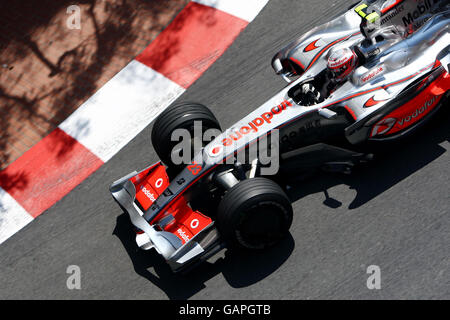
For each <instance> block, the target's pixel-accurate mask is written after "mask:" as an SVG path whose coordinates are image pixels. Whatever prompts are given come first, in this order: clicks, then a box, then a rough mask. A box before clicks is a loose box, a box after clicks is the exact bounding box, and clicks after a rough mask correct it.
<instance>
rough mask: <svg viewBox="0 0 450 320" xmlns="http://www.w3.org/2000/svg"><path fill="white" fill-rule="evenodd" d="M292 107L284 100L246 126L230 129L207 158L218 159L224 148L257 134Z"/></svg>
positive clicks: (212, 148) (210, 150) (211, 149)
mask: <svg viewBox="0 0 450 320" xmlns="http://www.w3.org/2000/svg"><path fill="white" fill-rule="evenodd" d="M293 106H294V105H293V104H292V103H291V102H290V101H288V100H285V101H283V102H282V103H280V104H279V105H278V106H275V107H273V108H272V109H270V111H269V112H264V113H263V114H261V116H259V117H257V118H255V119H254V120H253V121H250V122H249V123H248V124H247V125H244V126H242V127H240V128H231V129H230V130H229V131H228V132H227V136H226V137H225V139H223V140H222V143H221V144H220V145H214V146H213V147H211V148H210V149H209V151H208V154H209V156H211V157H218V156H220V155H222V152H223V150H224V148H225V147H229V146H232V145H233V142H234V141H239V140H241V139H242V138H244V137H245V136H247V135H249V134H252V133H257V132H258V131H259V129H260V128H261V127H264V126H266V125H267V124H270V123H272V121H273V120H274V118H275V117H278V116H279V115H280V114H281V113H283V112H284V111H285V110H287V108H288V107H293Z"/></svg>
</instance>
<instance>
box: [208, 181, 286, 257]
mask: <svg viewBox="0 0 450 320" xmlns="http://www.w3.org/2000/svg"><path fill="white" fill-rule="evenodd" d="M292 217H293V210H292V205H291V202H290V200H289V198H288V196H287V195H286V193H285V192H284V191H283V190H282V189H281V187H280V186H279V185H278V184H276V183H275V182H273V181H272V180H269V179H266V178H253V179H248V180H243V181H241V182H239V183H238V184H237V185H235V186H234V187H233V188H231V189H230V190H229V191H228V192H227V193H226V194H225V195H224V197H223V198H222V200H221V202H220V204H219V207H218V210H217V227H218V229H219V232H220V233H221V235H222V236H223V237H224V239H225V241H226V242H227V244H228V245H230V246H231V247H235V248H240V249H249V250H262V249H266V248H268V247H271V246H274V245H275V244H277V243H278V242H279V241H280V240H282V239H283V238H284V237H286V236H287V235H288V234H289V228H290V226H291V224H292Z"/></svg>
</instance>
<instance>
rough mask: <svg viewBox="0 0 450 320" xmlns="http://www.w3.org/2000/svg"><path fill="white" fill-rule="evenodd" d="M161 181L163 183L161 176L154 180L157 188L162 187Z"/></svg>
mask: <svg viewBox="0 0 450 320" xmlns="http://www.w3.org/2000/svg"><path fill="white" fill-rule="evenodd" d="M163 183H164V180H163V179H162V178H159V179H158V180H156V182H155V187H156V188H158V189H159V188H161V187H162V185H163Z"/></svg>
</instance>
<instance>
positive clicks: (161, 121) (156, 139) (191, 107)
mask: <svg viewBox="0 0 450 320" xmlns="http://www.w3.org/2000/svg"><path fill="white" fill-rule="evenodd" d="M196 121H199V122H201V123H202V134H203V133H205V131H206V130H208V129H218V130H221V128H220V124H219V122H218V121H217V119H216V117H215V116H214V114H213V113H212V112H211V111H210V110H209V109H208V108H207V107H205V106H204V105H202V104H199V103H192V102H185V103H180V104H176V105H173V106H171V107H169V108H167V109H166V110H164V111H163V112H162V113H161V114H160V115H159V116H158V118H156V121H155V124H154V126H153V130H152V144H153V148H154V149H155V151H156V154H157V155H158V156H159V158H160V159H161V161H162V162H163V163H164V164H166V165H167V166H168V167H169V169H175V170H176V169H179V167H180V165H175V164H174V163H173V162H172V160H171V158H172V157H171V155H172V150H173V148H174V147H175V146H176V145H177V144H178V143H179V142H176V141H171V137H172V133H173V132H174V131H175V130H177V129H186V130H188V131H189V132H190V134H191V136H192V137H193V134H194V122H196ZM192 156H194V155H192Z"/></svg>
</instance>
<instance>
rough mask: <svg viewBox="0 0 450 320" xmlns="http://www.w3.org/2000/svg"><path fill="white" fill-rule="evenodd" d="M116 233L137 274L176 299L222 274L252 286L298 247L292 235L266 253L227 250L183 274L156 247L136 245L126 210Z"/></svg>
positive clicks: (239, 285) (238, 283) (233, 282)
mask: <svg viewBox="0 0 450 320" xmlns="http://www.w3.org/2000/svg"><path fill="white" fill-rule="evenodd" d="M113 234H114V235H115V236H117V237H118V238H119V240H120V241H121V242H122V244H123V246H124V248H125V250H126V251H127V253H128V255H129V257H130V259H131V261H132V263H133V267H134V270H135V271H136V273H137V274H138V275H140V276H141V277H143V278H145V279H147V280H148V281H150V282H151V283H153V284H154V285H155V286H157V287H158V288H160V289H161V290H162V291H164V292H165V293H166V295H167V296H168V298H169V299H173V300H184V299H188V298H190V297H192V296H194V295H195V294H197V293H198V292H200V291H201V290H203V289H204V288H206V285H205V283H206V282H207V281H209V280H210V279H212V278H214V277H216V276H217V275H220V274H222V275H223V277H224V278H225V280H226V281H227V283H228V284H229V285H230V286H231V287H233V288H243V287H247V286H250V285H253V284H255V283H257V282H259V281H261V280H263V279H264V278H266V277H267V276H269V275H270V274H272V273H273V272H275V271H276V270H278V269H279V268H280V267H281V266H282V265H283V263H284V262H285V261H286V260H287V259H288V258H289V256H290V255H291V253H292V252H293V250H294V247H295V243H294V239H293V238H292V236H290V235H289V236H288V237H287V238H286V239H284V240H283V241H282V242H281V243H280V244H278V245H277V246H276V247H273V248H271V249H269V250H266V251H264V252H240V251H231V250H226V251H225V256H224V257H220V258H219V259H217V260H216V261H214V262H209V261H208V262H205V263H203V264H201V265H199V266H198V267H196V268H195V269H194V270H192V271H190V272H189V273H188V274H186V275H183V274H175V273H173V272H172V271H171V269H170V267H169V265H168V264H167V263H166V262H165V260H164V258H163V257H161V256H160V255H159V254H157V253H156V252H155V251H154V250H150V251H143V250H141V249H139V248H138V247H137V245H136V241H135V236H136V234H135V233H134V231H133V226H132V224H131V222H130V219H129V218H128V215H127V214H126V213H123V214H121V215H120V216H119V217H118V218H117V224H116V227H115V229H114V232H113Z"/></svg>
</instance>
